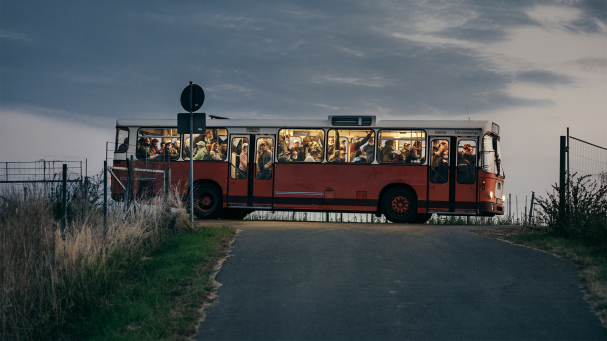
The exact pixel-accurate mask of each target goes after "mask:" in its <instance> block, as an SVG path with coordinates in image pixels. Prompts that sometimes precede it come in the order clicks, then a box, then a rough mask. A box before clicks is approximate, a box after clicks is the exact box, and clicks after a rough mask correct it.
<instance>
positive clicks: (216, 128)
mask: <svg viewBox="0 0 607 341" xmlns="http://www.w3.org/2000/svg"><path fill="white" fill-rule="evenodd" d="M208 129H210V130H213V129H215V130H219V129H225V130H226V135H225V136H226V139H225V141H226V142H227V143H228V149H227V150H226V152H227V154H226V158H225V159H224V160H221V161H219V160H194V162H229V161H228V159H229V158H228V155H229V153H231V152H232V150H231V149H230V141H229V140H230V132H229V130H228V128H225V127H210V128H209V127H206V129H205V131H204V134H192V135H205V134H206V133H207V130H208ZM181 135H182V136H183V137H184V138H183V140H184V141H185V140H186V139H185V136H186V135H190V133H187V134H181ZM219 136H223V135H217V139H218V140H219ZM194 145H195V144H194ZM219 146H220V147H221V143H220V144H219ZM212 148H213V147H212V145H211V150H212ZM181 149H183V142H182V147H181ZM194 156H196V154H192V157H194ZM182 159H183V158H182ZM184 161H188V162H189V160H184Z"/></svg>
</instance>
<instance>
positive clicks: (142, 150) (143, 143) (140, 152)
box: [136, 137, 150, 160]
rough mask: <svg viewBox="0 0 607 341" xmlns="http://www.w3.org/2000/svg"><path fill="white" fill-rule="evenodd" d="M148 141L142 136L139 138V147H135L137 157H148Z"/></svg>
mask: <svg viewBox="0 0 607 341" xmlns="http://www.w3.org/2000/svg"><path fill="white" fill-rule="evenodd" d="M147 145H148V142H147V140H146V139H145V138H144V137H141V138H139V148H138V149H137V153H136V156H137V159H139V160H147V159H148V158H149V157H150V150H149V149H148V148H147Z"/></svg>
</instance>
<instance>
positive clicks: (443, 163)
mask: <svg viewBox="0 0 607 341" xmlns="http://www.w3.org/2000/svg"><path fill="white" fill-rule="evenodd" d="M454 144H455V137H451V136H441V137H438V136H430V146H431V149H430V167H428V170H429V172H430V174H429V176H428V211H431V212H455V170H454V168H455V161H454V159H455V153H456V148H452V146H453V145H454Z"/></svg>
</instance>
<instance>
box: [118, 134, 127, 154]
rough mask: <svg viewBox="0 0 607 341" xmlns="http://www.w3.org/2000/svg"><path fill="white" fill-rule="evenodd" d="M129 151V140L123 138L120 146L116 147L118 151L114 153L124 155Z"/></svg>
mask: <svg viewBox="0 0 607 341" xmlns="http://www.w3.org/2000/svg"><path fill="white" fill-rule="evenodd" d="M127 150H129V138H128V137H127V138H125V139H124V141H123V142H122V144H121V145H120V146H118V150H117V151H116V152H118V153H126V151H127Z"/></svg>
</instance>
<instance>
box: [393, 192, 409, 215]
mask: <svg viewBox="0 0 607 341" xmlns="http://www.w3.org/2000/svg"><path fill="white" fill-rule="evenodd" d="M392 210H393V211H394V213H396V214H405V213H406V212H407V211H408V210H409V199H407V198H406V197H404V196H402V195H399V196H396V197H394V198H393V199H392Z"/></svg>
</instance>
